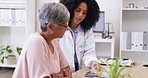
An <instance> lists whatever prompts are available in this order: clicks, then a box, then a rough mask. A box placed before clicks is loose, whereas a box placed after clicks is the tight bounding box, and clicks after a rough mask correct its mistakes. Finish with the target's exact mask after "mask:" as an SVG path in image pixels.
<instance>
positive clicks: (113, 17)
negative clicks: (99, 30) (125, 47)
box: [36, 0, 121, 56]
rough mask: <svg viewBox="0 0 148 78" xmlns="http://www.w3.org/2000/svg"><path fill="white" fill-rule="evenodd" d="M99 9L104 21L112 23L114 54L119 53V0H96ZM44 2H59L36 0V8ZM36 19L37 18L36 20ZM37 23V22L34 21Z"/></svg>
mask: <svg viewBox="0 0 148 78" xmlns="http://www.w3.org/2000/svg"><path fill="white" fill-rule="evenodd" d="M96 1H97V2H98V4H99V6H100V9H101V10H104V11H105V22H110V23H113V28H114V31H115V35H114V36H115V56H118V53H119V40H120V39H119V37H120V33H119V31H120V11H121V10H120V9H121V0H96ZM45 2H59V0H37V1H36V10H38V9H39V7H40V6H41V4H42V3H45ZM36 15H37V14H36ZM36 21H38V20H36ZM36 25H38V23H36Z"/></svg>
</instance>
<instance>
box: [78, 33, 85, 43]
mask: <svg viewBox="0 0 148 78" xmlns="http://www.w3.org/2000/svg"><path fill="white" fill-rule="evenodd" d="M83 40H84V32H83V31H80V32H78V35H77V39H76V43H77V44H78V43H80V42H82V41H83Z"/></svg>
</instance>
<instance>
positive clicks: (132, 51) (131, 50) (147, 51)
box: [121, 50, 148, 53]
mask: <svg viewBox="0 0 148 78" xmlns="http://www.w3.org/2000/svg"><path fill="white" fill-rule="evenodd" d="M121 51H127V52H147V53H148V50H121Z"/></svg>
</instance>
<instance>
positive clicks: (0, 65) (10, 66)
mask: <svg viewBox="0 0 148 78" xmlns="http://www.w3.org/2000/svg"><path fill="white" fill-rule="evenodd" d="M0 67H8V68H15V67H16V64H12V65H7V64H0Z"/></svg>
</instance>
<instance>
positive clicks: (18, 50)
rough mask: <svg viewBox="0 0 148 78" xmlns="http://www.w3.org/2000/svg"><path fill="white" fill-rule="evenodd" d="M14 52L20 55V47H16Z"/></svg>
mask: <svg viewBox="0 0 148 78" xmlns="http://www.w3.org/2000/svg"><path fill="white" fill-rule="evenodd" d="M16 51H17V53H18V54H19V55H20V54H21V51H22V48H21V47H16Z"/></svg>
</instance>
